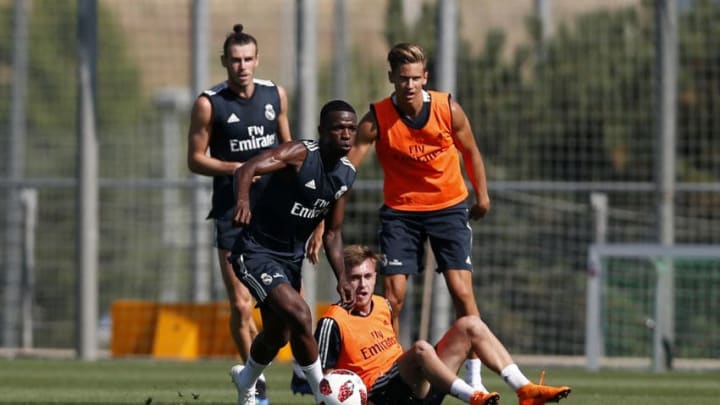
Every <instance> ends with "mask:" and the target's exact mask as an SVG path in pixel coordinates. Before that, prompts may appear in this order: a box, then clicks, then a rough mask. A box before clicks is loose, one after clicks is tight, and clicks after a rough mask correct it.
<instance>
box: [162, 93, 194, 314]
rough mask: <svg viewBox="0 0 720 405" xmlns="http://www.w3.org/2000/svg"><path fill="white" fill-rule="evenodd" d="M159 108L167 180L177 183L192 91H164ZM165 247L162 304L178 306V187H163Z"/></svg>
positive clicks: (164, 176) (164, 169) (179, 210)
mask: <svg viewBox="0 0 720 405" xmlns="http://www.w3.org/2000/svg"><path fill="white" fill-rule="evenodd" d="M154 103H155V107H156V108H157V109H158V111H159V112H160V132H161V133H162V140H163V178H164V179H165V180H167V181H168V182H170V181H177V180H178V175H179V173H180V167H179V166H180V165H179V163H180V162H179V160H178V156H180V154H181V152H180V147H179V144H180V142H178V136H180V133H181V129H180V122H179V120H178V115H179V114H180V113H184V112H186V110H187V109H188V107H189V105H190V91H189V89H187V88H173V87H171V88H164V89H161V90H159V91H158V92H157V93H156V94H155V100H154ZM162 193H163V207H164V208H163V213H162V215H163V228H162V231H163V232H162V241H163V245H164V246H167V247H169V248H171V250H170V251H169V254H168V255H167V265H168V267H167V268H166V269H165V270H164V271H163V272H162V274H161V276H160V277H161V280H162V281H161V286H160V301H163V302H174V301H178V300H179V299H180V294H179V292H180V263H179V257H178V255H177V254H176V251H175V249H177V248H179V247H180V246H182V240H183V237H184V235H185V233H184V232H182V231H181V229H180V227H179V226H178V218H181V217H182V213H181V209H180V190H179V189H178V188H177V187H163V190H162Z"/></svg>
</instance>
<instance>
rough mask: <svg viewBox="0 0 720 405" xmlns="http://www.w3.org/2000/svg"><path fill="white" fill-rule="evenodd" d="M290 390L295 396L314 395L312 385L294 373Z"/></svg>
mask: <svg viewBox="0 0 720 405" xmlns="http://www.w3.org/2000/svg"><path fill="white" fill-rule="evenodd" d="M290 390H291V391H292V393H293V394H294V395H297V394H300V395H305V394H308V395H314V394H313V392H312V388H310V384H309V383H308V382H307V380H306V379H304V378H302V377H300V376H299V375H297V374H295V373H294V372H293V375H292V379H291V380H290Z"/></svg>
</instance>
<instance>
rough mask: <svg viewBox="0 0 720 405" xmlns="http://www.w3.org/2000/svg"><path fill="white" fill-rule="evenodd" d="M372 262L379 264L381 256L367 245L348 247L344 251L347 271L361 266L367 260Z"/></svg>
mask: <svg viewBox="0 0 720 405" xmlns="http://www.w3.org/2000/svg"><path fill="white" fill-rule="evenodd" d="M368 259H370V260H372V261H373V263H377V262H378V261H379V260H380V256H379V255H378V254H377V253H375V252H374V251H373V250H372V249H371V248H370V247H369V246H366V245H347V246H345V249H343V260H344V262H345V271H347V272H350V270H352V268H353V267H356V266H359V265H361V264H362V263H363V262H364V261H365V260H368Z"/></svg>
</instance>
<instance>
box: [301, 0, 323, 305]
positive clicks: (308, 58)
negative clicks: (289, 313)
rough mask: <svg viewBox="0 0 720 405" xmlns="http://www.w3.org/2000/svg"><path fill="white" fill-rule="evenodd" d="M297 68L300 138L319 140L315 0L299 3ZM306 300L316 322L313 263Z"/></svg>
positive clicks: (306, 277) (307, 272) (307, 268)
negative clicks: (317, 128)
mask: <svg viewBox="0 0 720 405" xmlns="http://www.w3.org/2000/svg"><path fill="white" fill-rule="evenodd" d="M296 5H297V29H298V32H297V41H298V42H297V50H298V52H297V59H298V60H297V66H298V79H297V91H296V92H295V94H296V96H295V99H296V100H297V102H296V111H297V112H298V131H297V132H296V134H297V135H296V137H297V138H312V139H315V138H317V130H316V127H317V123H316V122H315V121H316V120H317V102H318V100H317V88H318V86H317V5H316V2H315V0H297V3H296ZM302 274H303V288H304V289H305V301H306V302H307V304H308V306H309V307H310V311H311V313H312V314H313V319H315V315H316V314H315V309H316V301H317V286H316V284H317V283H316V280H317V276H316V271H315V269H314V268H313V266H312V264H310V262H309V261H307V260H305V261H304V262H303V269H302Z"/></svg>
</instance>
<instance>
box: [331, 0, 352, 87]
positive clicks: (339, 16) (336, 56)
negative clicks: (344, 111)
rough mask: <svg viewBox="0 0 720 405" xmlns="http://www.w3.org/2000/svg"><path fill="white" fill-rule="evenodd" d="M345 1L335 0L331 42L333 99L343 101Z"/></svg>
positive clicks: (345, 71) (345, 72)
mask: <svg viewBox="0 0 720 405" xmlns="http://www.w3.org/2000/svg"><path fill="white" fill-rule="evenodd" d="M346 8H347V7H346V1H345V0H335V37H334V38H333V39H334V42H333V88H332V91H333V98H336V99H343V100H344V99H345V97H346V94H347V66H348V57H347V55H348V51H347V49H348V44H347V42H348V41H347V36H348V35H347V34H348V32H347V31H348V29H347V11H346Z"/></svg>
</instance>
